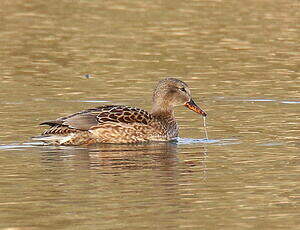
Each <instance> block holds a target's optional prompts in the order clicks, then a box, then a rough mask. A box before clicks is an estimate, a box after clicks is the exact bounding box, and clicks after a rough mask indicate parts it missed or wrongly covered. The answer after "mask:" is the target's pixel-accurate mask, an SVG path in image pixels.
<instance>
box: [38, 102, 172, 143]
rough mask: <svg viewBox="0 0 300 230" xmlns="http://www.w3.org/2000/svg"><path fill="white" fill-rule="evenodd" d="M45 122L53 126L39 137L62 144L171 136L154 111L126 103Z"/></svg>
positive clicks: (39, 138)
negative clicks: (126, 104)
mask: <svg viewBox="0 0 300 230" xmlns="http://www.w3.org/2000/svg"><path fill="white" fill-rule="evenodd" d="M41 125H49V126H50V128H49V129H47V130H46V131H44V132H43V134H42V135H41V136H39V137H38V138H35V139H38V140H41V141H44V142H48V143H51V144H59V145H62V144H63V145H81V144H91V143H136V142H141V141H149V140H167V139H168V138H170V137H168V136H167V135H166V133H167V130H165V127H164V125H163V124H161V122H160V121H159V120H157V119H156V118H155V117H153V116H152V115H151V114H149V113H148V112H146V111H145V110H142V109H139V108H134V107H129V106H123V105H107V106H101V107H96V108H93V109H88V110H84V111H81V112H78V113H75V114H72V115H69V116H66V117H61V118H58V119H56V120H53V121H46V122H43V123H41Z"/></svg>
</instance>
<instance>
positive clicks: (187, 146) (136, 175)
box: [0, 0, 300, 230]
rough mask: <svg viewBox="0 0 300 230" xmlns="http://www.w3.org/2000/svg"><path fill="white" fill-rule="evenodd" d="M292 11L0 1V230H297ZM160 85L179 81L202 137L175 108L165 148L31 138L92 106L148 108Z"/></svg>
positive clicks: (243, 5) (229, 5) (219, 4)
mask: <svg viewBox="0 0 300 230" xmlns="http://www.w3.org/2000/svg"><path fill="white" fill-rule="evenodd" d="M298 9H299V2H298V1H294V0H285V1H281V0H274V1H258V0H257V1H256V0H254V1H250V0H245V1H235V0H230V1H222V0H218V1H163V2H162V1H152V2H151V3H150V2H147V1H135V0H134V1H126V0H125V1H107V2H101V1H84V0H83V1H69V0H63V1H56V0H50V1H47V2H41V1H37V0H33V1H30V2H26V1H21V2H19V1H1V3H0V16H1V20H0V26H1V28H2V29H1V32H0V40H1V44H2V45H1V46H0V71H1V75H0V78H1V84H0V96H1V101H0V104H1V109H0V127H1V132H0V168H1V170H0V185H1V186H0V229H6V230H8V229H24V230H25V229H26V230H27V229H72V230H73V229H130V230H132V229H141V228H143V229H298V228H299V227H300V221H299V220H300V215H299V213H300V207H299V205H300V190H299V188H300V182H299V181H300V178H299V173H300V168H299V162H300V161H299V152H300V151H299V149H300V145H299V136H300V130H299V120H300V119H299V103H300V93H299V92H300V84H299V80H300V75H299V70H300V69H299V61H300V58H299V57H300V53H299V50H300V49H299V48H300V47H299V34H300V33H299V27H298V24H299V23H298V21H299V16H300V15H299V10H298ZM87 76H88V77H87ZM167 76H174V77H178V78H180V79H182V80H184V81H185V82H187V83H188V84H189V86H190V88H191V91H192V94H193V98H194V101H195V102H196V103H197V104H198V105H199V106H200V107H201V108H203V109H204V110H205V111H206V112H207V113H208V117H207V120H206V122H207V124H208V125H207V127H203V124H202V118H201V117H200V116H199V115H197V114H196V113H193V112H192V111H188V110H187V109H186V108H185V107H178V108H177V109H176V117H177V119H178V122H179V125H180V137H179V138H178V139H177V140H176V141H175V142H172V143H152V144H141V145H97V146H89V147H55V146H52V147H51V146H43V145H40V143H33V142H32V141H31V140H30V137H32V136H36V135H39V134H40V133H41V132H42V131H43V128H42V127H39V126H38V124H39V123H41V122H43V121H45V120H50V119H54V118H57V117H59V116H64V115H67V114H70V113H74V112H76V111H79V110H82V109H86V108H91V107H94V106H99V105H101V104H112V103H113V104H126V105H133V106H137V107H141V108H143V109H146V110H150V109H151V95H152V90H153V87H154V85H155V84H156V83H157V81H158V80H160V79H162V78H163V77H167ZM206 131H207V136H206V134H205V132H206ZM208 137H209V139H208Z"/></svg>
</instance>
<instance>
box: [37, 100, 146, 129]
mask: <svg viewBox="0 0 300 230" xmlns="http://www.w3.org/2000/svg"><path fill="white" fill-rule="evenodd" d="M151 119H152V116H151V115H150V114H149V113H148V112H146V111H145V110H142V109H139V108H134V107H128V106H122V105H107V106H101V107H97V108H93V109H88V110H84V111H81V112H78V113H75V114H72V115H69V116H66V117H61V118H58V119H56V120H53V121H46V122H43V123H41V125H49V126H51V128H50V129H48V130H46V131H45V132H44V133H43V134H64V133H70V132H77V131H87V130H90V129H94V128H97V127H101V126H102V125H103V124H108V123H109V124H112V125H114V124H115V125H120V124H122V123H125V124H130V123H139V124H141V125H147V124H149V122H150V121H151Z"/></svg>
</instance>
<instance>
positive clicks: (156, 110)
mask: <svg viewBox="0 0 300 230" xmlns="http://www.w3.org/2000/svg"><path fill="white" fill-rule="evenodd" d="M151 114H152V115H153V116H154V117H157V118H169V119H170V118H171V119H175V117H174V110H173V107H171V106H166V105H164V104H155V103H154V104H153V107H152V110H151Z"/></svg>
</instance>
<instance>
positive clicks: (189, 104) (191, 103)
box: [184, 99, 207, 117]
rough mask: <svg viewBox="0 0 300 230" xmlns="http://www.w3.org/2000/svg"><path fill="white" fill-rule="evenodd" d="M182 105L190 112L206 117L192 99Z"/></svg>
mask: <svg viewBox="0 0 300 230" xmlns="http://www.w3.org/2000/svg"><path fill="white" fill-rule="evenodd" d="M184 105H185V106H186V107H188V108H189V109H190V110H193V111H194V112H196V113H199V114H201V115H202V116H204V117H206V116H207V113H206V112H205V111H204V110H202V109H201V108H200V107H199V106H198V105H196V103H195V102H194V101H193V99H191V100H190V101H188V102H186V103H185V104H184Z"/></svg>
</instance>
